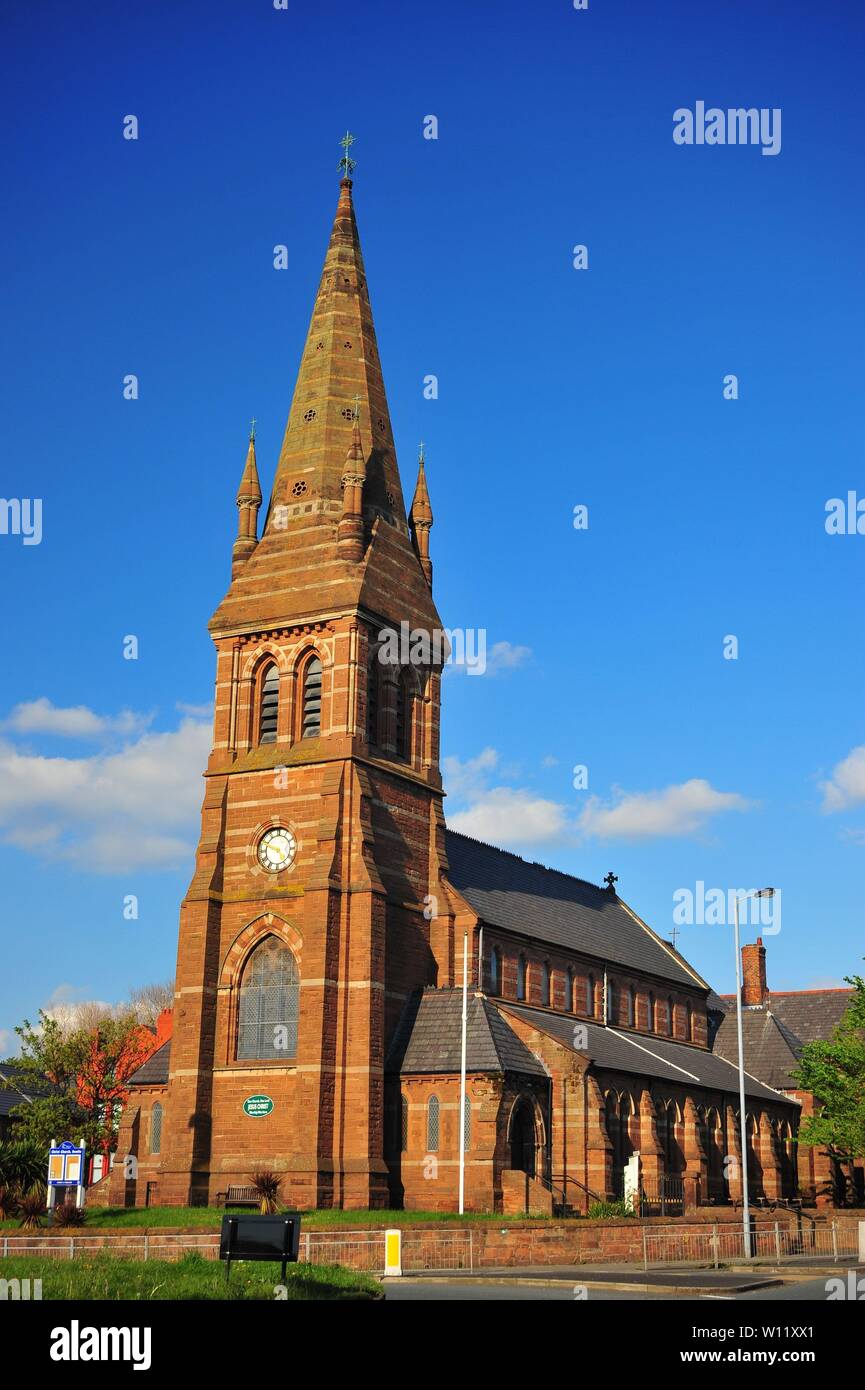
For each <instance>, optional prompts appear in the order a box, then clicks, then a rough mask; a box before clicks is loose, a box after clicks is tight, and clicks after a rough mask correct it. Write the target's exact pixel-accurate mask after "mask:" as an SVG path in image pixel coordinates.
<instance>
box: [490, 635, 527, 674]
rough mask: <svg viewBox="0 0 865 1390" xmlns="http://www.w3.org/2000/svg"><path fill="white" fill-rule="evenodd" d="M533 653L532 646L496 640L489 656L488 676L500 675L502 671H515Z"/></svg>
mask: <svg viewBox="0 0 865 1390" xmlns="http://www.w3.org/2000/svg"><path fill="white" fill-rule="evenodd" d="M531 655H532V649H531V647H517V646H514V644H513V643H512V642H494V643H493V645H492V649H491V650H490V653H489V656H488V657H487V670H486V674H487V675H488V676H498V675H500V674H501V672H502V671H515V670H516V668H517V667H518V666H525V664H526V662H527V661H528V660H529V659H530V657H531Z"/></svg>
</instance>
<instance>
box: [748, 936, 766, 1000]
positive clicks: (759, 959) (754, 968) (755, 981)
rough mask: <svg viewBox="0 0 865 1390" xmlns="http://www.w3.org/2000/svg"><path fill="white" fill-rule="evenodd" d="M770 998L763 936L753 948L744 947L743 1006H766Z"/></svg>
mask: <svg viewBox="0 0 865 1390" xmlns="http://www.w3.org/2000/svg"><path fill="white" fill-rule="evenodd" d="M768 998H769V988H768V986H767V984H766V947H765V946H764V945H763V938H762V936H758V937H757V940H756V942H755V943H754V944H753V945H752V946H743V947H742V1004H743V1005H744V1006H745V1007H747V1006H748V1005H749V1004H750V1005H758V1004H765V1003H766V1000H767V999H768Z"/></svg>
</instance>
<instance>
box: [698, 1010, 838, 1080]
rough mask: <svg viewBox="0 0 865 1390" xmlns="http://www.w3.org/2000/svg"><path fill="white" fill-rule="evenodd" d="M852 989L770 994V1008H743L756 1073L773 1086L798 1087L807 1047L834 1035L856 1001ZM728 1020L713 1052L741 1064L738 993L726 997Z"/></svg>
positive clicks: (750, 1058) (749, 1053) (748, 1048)
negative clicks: (796, 1071) (798, 1070)
mask: <svg viewBox="0 0 865 1390" xmlns="http://www.w3.org/2000/svg"><path fill="white" fill-rule="evenodd" d="M852 995H853V990H852V989H801V990H788V991H785V992H783V993H781V994H774V993H773V994H770V995H769V997H768V999H767V1000H766V1002H765V1004H760V1005H754V1004H751V1005H748V1006H746V1007H745V1008H744V1009H743V1010H742V1041H743V1044H744V1048H745V1057H746V1058H747V1059H748V1063H749V1065H750V1066H752V1067H753V1069H754V1070H755V1071H757V1072H759V1073H760V1075H761V1076H762V1077H765V1079H766V1080H767V1081H768V1082H769V1083H770V1084H771V1085H772V1086H779V1087H781V1088H783V1089H786V1090H790V1089H795V1088H796V1085H797V1083H796V1081H795V1079H794V1077H793V1074H792V1073H793V1070H794V1069H795V1067H796V1064H797V1062H798V1060H799V1057H800V1054H801V1052H802V1048H803V1046H804V1045H805V1044H806V1043H809V1042H817V1041H819V1040H820V1039H823V1038H828V1037H830V1036H831V1034H832V1031H833V1029H834V1028H835V1027H836V1026H837V1025H838V1023H839V1022H840V1021H841V1017H842V1015H843V1014H844V1012H845V1011H846V1009H847V1005H848V1004H849V1003H850V999H851V997H852ZM721 1002H722V1003H723V1005H724V1008H725V1009H726V1011H727V1012H726V1016H725V1018H724V1020H723V1022H722V1024H721V1026H720V1028H719V1029H718V1033H717V1036H716V1038H715V1042H714V1046H713V1050H714V1051H715V1052H716V1053H717V1054H718V1055H719V1056H722V1057H727V1058H728V1059H729V1060H730V1061H733V1062H735V1061H736V1059H737V1057H738V1055H739V1052H738V1040H737V1030H736V1012H735V995H730V994H727V995H724V996H723V998H722V1000H721Z"/></svg>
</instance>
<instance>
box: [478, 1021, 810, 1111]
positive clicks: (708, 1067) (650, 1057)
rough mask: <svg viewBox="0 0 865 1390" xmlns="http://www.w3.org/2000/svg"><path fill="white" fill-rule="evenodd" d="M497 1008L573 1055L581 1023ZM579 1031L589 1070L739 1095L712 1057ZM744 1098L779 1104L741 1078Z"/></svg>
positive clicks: (664, 1043) (732, 1071) (631, 1037)
mask: <svg viewBox="0 0 865 1390" xmlns="http://www.w3.org/2000/svg"><path fill="white" fill-rule="evenodd" d="M499 1007H500V1008H502V1009H504V1010H505V1012H506V1013H514V1014H516V1015H517V1017H518V1018H521V1019H523V1020H524V1022H526V1023H530V1024H531V1025H532V1026H533V1027H534V1028H538V1029H540V1030H541V1031H542V1032H544V1033H549V1034H550V1036H551V1037H553V1038H555V1039H556V1041H557V1042H560V1043H564V1045H565V1046H566V1047H568V1048H570V1049H571V1051H572V1052H576V1051H577V1050H578V1049H577V1048H576V1047H575V1046H574V1024H575V1023H582V1020H577V1019H574V1018H572V1017H570V1016H568V1015H566V1014H553V1013H547V1012H545V1010H543V1009H531V1008H526V1007H525V1006H524V1005H522V1004H505V1003H500V1005H499ZM585 1027H586V1028H587V1029H588V1046H587V1048H586V1051H587V1052H588V1055H589V1057H590V1058H591V1062H592V1065H593V1066H595V1067H606V1068H608V1069H609V1070H610V1071H621V1072H625V1073H627V1074H628V1075H631V1076H633V1075H637V1076H650V1077H657V1078H658V1079H659V1080H663V1081H678V1082H681V1083H682V1084H686V1085H687V1084H690V1085H691V1086H693V1085H697V1086H702V1087H704V1088H705V1089H706V1090H709V1091H723V1092H725V1093H727V1094H728V1095H738V1093H739V1073H738V1069H737V1067H735V1066H733V1065H732V1064H731V1063H730V1062H728V1061H727V1060H725V1059H724V1058H722V1057H719V1056H718V1055H717V1054H716V1053H714V1052H707V1051H706V1050H705V1049H704V1048H702V1047H690V1046H688V1045H687V1044H686V1043H678V1042H672V1041H671V1040H670V1039H669V1038H655V1037H645V1036H643V1035H636V1034H631V1033H625V1032H623V1031H620V1030H619V1029H618V1028H607V1027H604V1025H603V1024H600V1023H586V1024H585ZM745 1094H746V1095H749V1096H755V1097H758V1098H759V1099H761V1100H774V1101H781V1100H782V1099H783V1097H781V1096H779V1094H778V1092H777V1091H775V1090H773V1089H772V1088H771V1087H770V1086H767V1085H765V1084H764V1083H763V1082H762V1081H758V1080H757V1078H756V1077H755V1076H753V1075H750V1074H749V1073H747V1072H746V1074H745Z"/></svg>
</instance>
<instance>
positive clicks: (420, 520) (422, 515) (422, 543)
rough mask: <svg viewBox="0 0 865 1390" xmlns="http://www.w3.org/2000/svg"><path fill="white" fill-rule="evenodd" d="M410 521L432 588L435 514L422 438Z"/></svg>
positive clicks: (416, 545)
mask: <svg viewBox="0 0 865 1390" xmlns="http://www.w3.org/2000/svg"><path fill="white" fill-rule="evenodd" d="M409 521H410V523H411V532H412V535H411V538H412V544H413V545H414V548H415V553H416V555H417V557H418V559H419V560H420V566H421V569H422V570H423V572H424V574H425V575H426V580H427V583H428V584H429V586H430V588H432V560H431V559H430V557H429V533H430V531H431V530H432V524H433V514H432V507H431V505H430V500H429V492H428V490H427V485H426V467H425V461H424V447H423V440H421V443H420V447H419V449H418V461H417V485H416V487H415V490H414V497H413V498H412V503H411V511H410V512H409Z"/></svg>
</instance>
